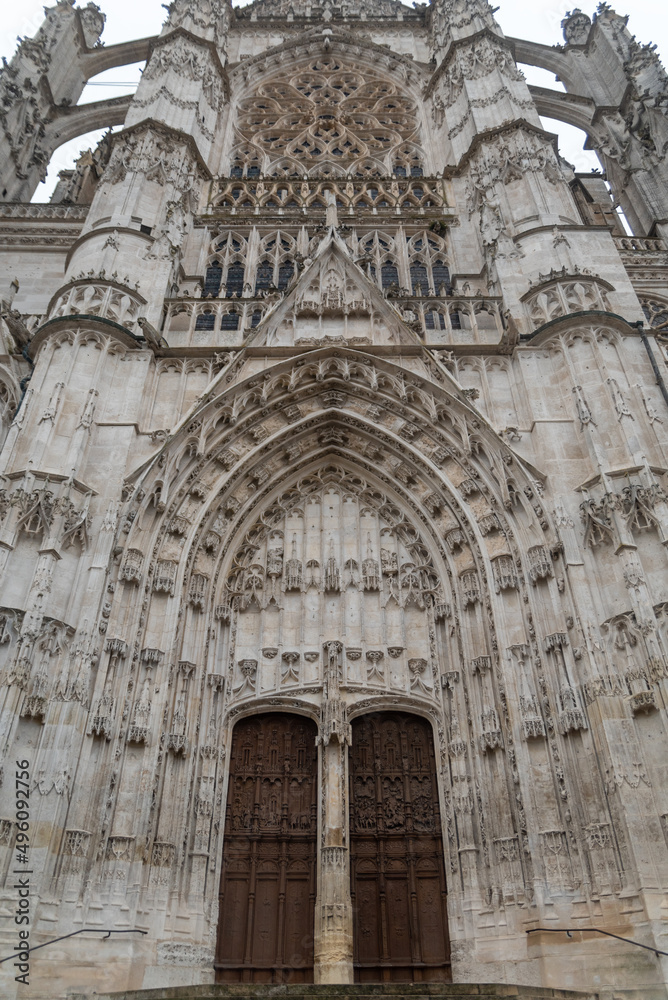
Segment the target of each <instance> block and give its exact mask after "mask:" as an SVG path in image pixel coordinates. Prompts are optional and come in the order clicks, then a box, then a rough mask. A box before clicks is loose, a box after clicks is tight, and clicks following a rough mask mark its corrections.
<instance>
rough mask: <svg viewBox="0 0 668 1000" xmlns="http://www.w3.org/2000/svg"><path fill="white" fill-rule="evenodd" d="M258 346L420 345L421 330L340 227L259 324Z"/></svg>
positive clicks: (257, 333)
mask: <svg viewBox="0 0 668 1000" xmlns="http://www.w3.org/2000/svg"><path fill="white" fill-rule="evenodd" d="M249 343H252V344H253V346H256V347H258V346H260V345H264V344H266V345H268V346H279V345H280V346H288V345H295V346H297V347H310V346H324V345H326V344H336V343H341V344H344V343H345V344H348V345H349V346H351V347H352V346H364V345H370V344H375V345H385V346H389V345H399V344H414V345H416V344H418V343H419V341H418V338H417V336H416V334H415V333H414V332H413V331H412V330H411V329H409V327H408V326H407V325H406V324H405V323H404V321H403V319H402V318H401V316H400V314H399V312H398V311H397V310H396V309H394V308H393V307H392V306H391V305H390V304H389V303H388V302H387V301H386V300H385V299H384V298H383V295H382V294H381V292H380V290H379V288H378V285H377V284H376V283H375V282H373V281H371V280H370V279H369V278H368V277H367V276H366V275H365V274H364V271H363V270H362V266H361V265H360V263H356V262H355V261H353V260H352V259H351V258H350V256H349V254H348V250H347V248H346V246H345V244H344V243H343V241H342V240H341V238H340V237H339V236H338V235H335V231H334V230H333V229H332V230H330V233H329V235H328V236H327V237H326V238H325V239H324V240H323V243H322V244H321V246H320V248H319V250H318V253H317V255H316V258H315V260H313V261H311V262H310V263H308V264H307V266H306V269H305V270H304V272H303V274H302V275H301V276H300V277H299V278H298V280H297V282H296V284H295V285H294V287H293V288H292V290H291V291H290V292H289V293H288V295H286V297H285V298H284V299H283V301H282V302H280V303H279V305H278V306H277V307H276V308H275V310H273V311H272V312H270V313H269V314H268V315H267V316H266V317H265V319H264V320H263V322H262V323H261V324H260V326H259V327H258V329H257V331H256V333H255V335H254V337H253V340H252V341H249Z"/></svg>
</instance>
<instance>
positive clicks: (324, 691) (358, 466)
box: [88, 349, 616, 901]
mask: <svg viewBox="0 0 668 1000" xmlns="http://www.w3.org/2000/svg"><path fill="white" fill-rule="evenodd" d="M241 364H242V363H241V362H235V361H232V362H231V365H230V367H229V368H228V369H227V370H225V371H223V372H222V373H221V375H220V376H219V380H218V382H217V384H216V385H214V386H213V387H212V390H211V392H210V394H209V396H208V398H207V399H206V400H205V401H204V402H203V403H202V404H201V406H200V408H199V409H198V411H197V412H196V413H194V414H193V415H192V416H191V418H189V420H188V423H187V424H186V425H184V426H183V427H182V428H181V429H180V430H179V431H178V432H177V433H176V434H175V436H174V437H173V438H172V439H170V440H169V441H168V442H167V443H166V444H165V446H164V448H163V449H162V451H161V452H160V453H159V454H158V455H157V456H156V457H155V459H154V460H152V462H151V463H149V465H148V466H147V467H146V468H145V469H143V470H140V471H139V472H138V474H137V476H136V477H134V484H128V493H129V494H130V495H129V496H128V501H127V506H126V508H125V512H124V515H123V519H122V522H121V533H120V535H119V549H120V551H119V552H118V561H117V563H116V569H115V570H114V572H113V574H112V579H111V588H112V589H113V590H114V597H113V598H112V600H111V603H112V610H111V614H110V617H109V631H108V636H109V638H108V640H107V646H106V651H105V654H104V657H103V665H102V669H101V670H100V671H99V674H98V679H97V682H96V690H95V695H94V698H93V702H92V708H91V715H90V719H91V721H90V723H89V728H88V731H89V733H90V734H91V735H92V736H93V737H98V738H106V739H110V740H114V741H116V740H119V741H120V745H122V744H124V743H127V742H131V743H134V744H144V745H145V746H146V747H148V748H155V749H152V750H151V754H153V755H154V754H155V753H157V752H158V748H159V750H160V754H161V756H160V761H161V760H162V753H163V752H164V751H165V750H166V751H168V752H169V755H168V757H167V764H166V765H165V766H166V767H167V769H168V773H170V774H171V773H172V770H173V768H174V767H175V766H176V762H177V760H179V759H181V758H184V759H187V760H188V761H190V762H191V763H189V764H188V768H189V772H188V773H190V771H192V774H193V781H194V786H193V787H194V789H197V788H199V787H200V786H201V787H202V788H203V789H209V790H211V788H213V784H212V783H213V781H214V778H213V775H214V773H215V768H216V767H220V766H221V764H220V761H221V760H222V758H223V757H224V755H225V746H226V743H227V741H228V740H229V732H230V728H231V725H232V724H233V723H234V721H235V720H236V719H237V718H240V717H241V716H243V715H247V714H249V713H252V712H257V711H262V710H269V711H275V710H277V709H279V710H291V711H297V712H301V713H302V714H306V715H309V716H310V717H312V718H316V719H319V720H320V726H321V730H320V732H321V738H322V739H323V740H325V741H326V740H327V739H329V734H330V733H334V732H336V733H338V734H339V738H344V739H345V732H346V727H347V725H348V721H347V719H348V709H349V708H350V711H351V712H354V713H355V714H359V713H360V712H363V711H367V710H374V709H377V708H378V707H383V706H384V707H388V708H392V707H393V708H395V709H396V707H397V706H403V707H405V708H408V709H409V710H412V711H417V712H418V713H419V714H423V715H425V716H427V717H429V718H430V719H431V720H432V724H433V726H434V732H435V737H436V741H437V742H436V745H437V752H438V757H439V760H440V767H441V774H442V776H443V782H444V786H443V787H444V789H445V799H444V803H443V817H444V835H445V838H446V841H447V846H446V853H447V857H448V865H449V869H450V872H451V875H453V876H455V877H456V879H458V878H459V877H460V876H461V877H463V878H464V884H471V881H472V880H474V879H475V878H477V877H478V875H476V874H475V873H476V872H479V877H480V879H481V884H483V885H484V886H486V887H487V888H486V890H485V891H487V892H497V891H498V892H503V893H504V895H506V896H507V897H508V898H509V899H511V898H512V899H515V900H516V901H517V900H525V899H526V898H529V897H530V893H531V889H530V888H529V886H530V884H531V882H532V879H533V874H532V873H533V871H534V870H535V869H536V868H537V869H538V870H539V871H542V870H543V868H542V865H543V861H542V859H541V856H540V852H541V851H542V850H543V847H545V851H544V853H545V856H546V858H547V859H548V860H549V858H550V857H551V854H550V848H549V845H547V846H545V845H543V844H542V842H541V844H540V845H537V846H536V850H535V851H534V849H533V847H530V845H529V841H528V832H527V831H528V826H527V818H526V811H527V810H528V809H529V808H530V803H529V802H526V803H525V800H524V798H523V794H524V792H523V790H522V789H521V788H520V787H519V780H520V779H519V777H518V778H515V777H514V775H516V774H517V768H518V766H519V763H520V761H524V759H525V756H526V755H527V754H528V753H529V751H530V748H531V747H533V746H534V745H535V741H538V747H539V748H538V749H537V750H536V752H537V753H543V752H545V753H546V754H547V755H548V757H549V760H550V761H551V766H552V767H553V769H554V773H555V779H554V780H555V784H554V796H555V801H554V814H555V826H554V831H553V832H552V835H553V838H554V839H555V843H556V844H557V846H558V849H559V852H563V857H562V856H561V854H560V858H559V861H560V864H561V868H560V871H561V875H560V879H561V881H559V883H558V885H557V883H554V886H553V891H564V890H566V889H567V888H568V886H573V885H574V884H576V883H577V881H578V879H579V878H581V876H579V875H578V874H577V873H576V869H577V865H578V864H579V861H578V860H577V858H575V859H574V858H572V857H570V856H569V852H568V849H567V847H566V846H565V845H566V840H567V833H566V830H567V827H568V823H569V822H572V819H571V818H570V816H571V814H570V813H569V815H568V816H566V812H567V810H566V807H565V806H563V808H562V801H563V803H567V802H568V799H569V796H574V795H576V794H577V792H576V790H575V789H573V788H571V787H570V786H567V785H566V783H565V779H564V776H563V768H562V767H561V764H560V761H561V759H562V758H561V755H562V754H563V753H566V752H567V749H566V746H565V745H564V743H563V742H562V741H563V740H568V739H569V737H571V736H572V735H573V734H585V735H586V731H587V727H588V720H587V705H586V703H585V702H584V701H583V698H582V695H581V692H580V686H579V673H578V668H577V667H576V663H575V653H576V652H577V658H578V659H580V660H582V650H576V649H575V648H574V646H575V643H574V642H573V641H571V640H572V639H574V635H575V633H574V632H573V631H572V629H573V627H574V619H573V615H572V609H571V606H570V602H569V596H568V592H567V591H566V588H565V582H564V580H563V579H562V578H561V576H560V573H561V572H563V570H560V567H559V555H558V553H559V543H558V539H557V536H556V534H555V533H554V531H553V529H552V528H551V526H550V523H549V519H548V517H547V515H546V513H545V511H544V509H543V507H542V504H541V500H540V492H541V487H540V485H539V484H538V483H537V482H536V481H535V479H534V477H533V476H532V474H531V473H530V472H529V470H528V469H527V468H526V467H525V466H524V465H523V464H522V463H521V462H520V461H519V460H518V459H517V457H516V456H514V454H513V453H512V451H511V450H510V449H509V448H508V447H507V446H506V445H505V444H504V443H503V442H501V441H500V440H499V438H498V437H497V436H496V435H495V434H494V433H493V432H492V431H491V429H490V428H489V427H488V425H487V424H486V423H485V421H484V419H483V418H482V417H481V416H480V415H479V414H478V413H476V411H475V410H474V409H473V408H472V407H471V406H470V405H469V403H468V401H467V399H466V397H465V396H463V394H462V393H461V391H460V390H459V389H458V387H457V386H456V383H454V382H453V381H452V380H451V379H450V377H449V376H448V374H447V372H446V371H445V370H444V369H441V368H440V366H438V365H436V364H432V363H431V362H429V363H425V362H423V361H420V362H418V363H416V365H415V368H416V370H415V371H413V372H407V371H406V370H405V369H403V370H402V369H399V368H396V367H395V366H394V365H393V364H391V363H389V362H386V361H383V360H379V359H373V360H372V359H371V358H369V357H366V356H364V355H363V354H359V353H356V352H354V351H349V350H346V351H344V350H334V349H329V350H321V351H318V352H317V353H315V352H313V353H309V354H308V355H305V356H303V357H301V358H297V359H291V360H289V361H285V362H281V363H280V364H277V365H275V366H274V367H273V368H271V369H269V370H268V371H263V372H261V373H259V374H257V375H252V374H251V375H249V376H248V377H246V378H243V377H242V376H243V371H241V370H238V366H239V365H241ZM235 379H236V380H237V381H236V383H235V384H231V381H232V380H235ZM228 380H229V381H228ZM228 384H229V388H225V386H226V385H228ZM427 416H428V418H429V419H427ZM135 588H137V589H135ZM548 594H549V595H550V596H549V598H548ZM135 595H136V597H135ZM580 669H581V668H580ZM128 678H131V683H130V684H129V685H128ZM167 678H168V679H169V680H168V683H164V681H165V680H167ZM508 688H511V689H512V692H513V693H512V696H511V695H510V693H509V692H508ZM507 692H508V693H507ZM123 705H124V706H125V707H124V708H122V706H123ZM542 747H545V751H543V750H542ZM195 751H196V753H195ZM160 761H158V763H156V775H157V774H159V773H161V769H160V767H159V766H158V765H159V764H160ZM217 762H218V763H217ZM522 766H523V765H522ZM502 769H505V771H506V773H507V774H508V776H509V778H508V780H510V775H511V774H512V775H513V779H512V780H513V782H514V785H513V787H514V789H515V790H514V792H513V795H512V796H509V797H506V796H504V795H502V794H498V778H499V774H500V773H501V770H502ZM174 773H176V772H174ZM179 773H180V772H179ZM128 780H129V779H128ZM157 780H158V779H157V778H156V781H157ZM217 780H220V779H217ZM156 787H157V785H156ZM218 787H220V786H218ZM493 788H496V789H497V791H495V793H494V794H493V795H491V794H490V790H491V789H493ZM116 794H119V795H122V794H123V787H121V790H120V791H119V792H118V793H116V792H114V793H113V794H112V796H111V800H112V801H113V800H114V796H115V795H116ZM197 794H199V793H197ZM158 801H159V800H158ZM561 811H563V813H564V814H563V816H561V815H560V812H561ZM158 812H159V816H158ZM158 812H156V817H157V818H156V823H157V824H158V829H157V831H156V833H155V837H156V842H157V843H158V844H172V845H174V844H178V843H181V842H182V840H183V838H184V836H186V835H187V836H190V835H191V834H192V835H193V836H194V837H195V839H196V842H197V843H200V844H206V843H210V844H211V847H210V850H211V851H212V852H213V854H212V856H215V851H216V850H218V849H219V848H215V849H214V846H213V845H214V842H217V838H218V836H219V835H218V834H214V833H213V832H211V833H210V832H209V831H210V830H211V815H210V814H207V815H200V814H196V816H195V817H194V818H191V817H190V816H189V814H188V813H186V812H184V813H183V814H182V815H181V814H180V813H179V812H178V810H177V811H176V812H175V811H174V810H173V809H172V808H170V810H169V815H167V813H166V812H165V811H164V810H162V809H161V807H160V808H159V810H158ZM575 812H576V811H575V810H574V811H573V814H574V815H575ZM595 813H596V815H594V814H595ZM598 813H599V811H598V806H597V805H595V806H593V807H592V808H591V809H590V808H589V807H587V808H586V809H584V811H583V813H582V819H580V817H579V813H578V818H577V819H576V825H578V836H579V835H580V832H581V831H580V829H579V824H580V823H585V824H586V823H589V821H590V820H591V823H594V822H595V820H596V817H597V816H598ZM591 823H590V824H589V825H591ZM592 829H593V827H592ZM193 830H194V833H193V832H192V831H193ZM188 831H190V833H188ZM150 836H153V834H152V833H150V832H149V837H150ZM209 836H211V838H212V839H211V841H209V840H208V839H207V838H209ZM582 836H583V837H584V836H585V834H584V833H583V834H582ZM462 844H464V845H465V846H466V847H471V848H473V845H475V850H472V851H471V852H470V853H468V854H467V853H466V852H464V854H462V852H461V850H460V847H461V845H462ZM606 845H607V846H606V852H607V853H606V854H605V866H606V867H605V870H604V872H603V875H602V876H601V878H603V879H605V878H609V879H612V880H614V879H615V877H616V875H615V871H616V862H615V860H614V857H613V854H612V849H611V848H610V847H609V841H606ZM193 863H194V862H193ZM546 864H547V862H546ZM562 869H563V870H562ZM545 877H546V878H547V877H548V876H547V874H546V876H545ZM495 887H496V888H495ZM453 891H454V890H453Z"/></svg>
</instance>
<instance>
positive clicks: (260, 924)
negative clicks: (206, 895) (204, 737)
mask: <svg viewBox="0 0 668 1000" xmlns="http://www.w3.org/2000/svg"><path fill="white" fill-rule="evenodd" d="M316 735H317V731H316V727H315V725H314V723H312V722H310V721H309V720H306V719H303V718H301V717H299V716H295V715H278V714H267V715H259V716H254V717H252V718H250V719H245V720H243V721H241V722H239V723H238V724H237V725H236V727H235V729H234V735H233V740H232V749H231V761H230V779H229V788H228V796H227V811H226V816H225V841H224V850H223V870H222V876H221V891H220V917H219V929H218V947H217V955H216V981H217V982H219V983H224V982H293V983H308V982H313V954H314V949H313V944H314V939H313V931H314V912H315V898H316V889H317V884H316V881H317V880H316V864H317V842H316V832H317V790H318V780H317V775H318V771H317V749H316ZM350 803H351V805H350V849H351V856H350V865H351V894H352V903H353V933H354V967H355V978H356V980H358V981H361V982H385V981H400V982H421V981H449V979H450V965H449V946H448V938H447V920H446V885H445V872H444V865H443V845H442V839H441V827H440V817H439V808H438V792H437V786H436V770H435V762H434V750H433V740H432V735H431V727H430V726H429V724H428V723H427V722H426V721H425V720H423V719H420V718H418V717H417V716H413V715H408V714H403V713H395V712H379V713H376V714H373V715H365V716H363V717H362V718H360V719H358V720H356V721H355V722H354V723H353V746H352V752H351V757H350Z"/></svg>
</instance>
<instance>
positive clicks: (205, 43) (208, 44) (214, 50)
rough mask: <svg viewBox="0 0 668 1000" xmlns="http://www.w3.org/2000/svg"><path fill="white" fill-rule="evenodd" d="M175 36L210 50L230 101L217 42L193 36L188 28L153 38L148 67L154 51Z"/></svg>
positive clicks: (175, 29) (181, 28)
mask: <svg viewBox="0 0 668 1000" xmlns="http://www.w3.org/2000/svg"><path fill="white" fill-rule="evenodd" d="M175 35H181V36H182V37H183V38H187V39H188V40H189V41H191V42H194V43H195V45H199V46H200V47H201V48H203V49H208V50H209V54H210V55H211V61H212V62H213V64H214V66H215V67H216V70H217V71H218V75H219V76H220V78H221V80H222V81H223V83H224V85H225V100H226V101H227V100H229V96H230V87H229V79H228V75H227V70H226V68H225V66H224V64H223V63H222V62H221V59H220V55H219V54H218V47H217V46H216V44H215V42H212V41H210V40H209V39H206V38H202V37H201V36H200V35H195V34H193V32H192V31H188V29H187V28H183V27H180V26H179V27H178V28H173V29H172V30H171V31H170V32H169V34H167V35H157V36H156V37H155V38H153V39H152V40H151V41H150V43H149V52H148V59H147V60H146V65H147V66H148V65H149V64H150V61H151V56H152V55H153V53H154V51H155V50H156V49H159V48H163V47H164V46H165V45H166V44H167V43H168V42H170V41H171V40H172V39H173V38H174V36H175Z"/></svg>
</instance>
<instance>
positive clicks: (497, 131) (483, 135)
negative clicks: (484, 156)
mask: <svg viewBox="0 0 668 1000" xmlns="http://www.w3.org/2000/svg"><path fill="white" fill-rule="evenodd" d="M519 131H523V132H530V133H531V134H532V135H534V136H536V137H537V138H539V139H543V140H544V141H546V142H549V143H550V145H551V146H552V147H553V149H554V152H555V155H556V156H557V157H558V156H559V136H558V135H555V133H554V132H546V131H545V129H542V128H539V127H538V126H537V125H533V124H532V123H531V122H528V121H527V120H526V118H514V119H513V120H512V121H510V122H504V123H503V125H497V126H496V128H490V129H486V130H485V131H484V132H478V133H477V134H476V135H475V136H474V137H473V139H472V140H471V145H470V146H469V148H468V149H467V150H466V152H465V153H464V154H463V156H461V157H460V159H459V162H458V163H457V165H456V166H454V167H446V168H445V170H444V171H443V176H444V177H456V176H458V175H459V174H461V173H462V171H463V170H464V169H465V168H466V167H467V166H468V164H469V161H470V160H471V159H472V158H473V157H474V156H475V154H476V153H477V152H478V150H479V149H480V147H481V146H484V145H485V144H486V143H488V142H493V141H494V139H496V138H497V137H498V136H500V135H505V134H508V133H510V132H519Z"/></svg>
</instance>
